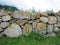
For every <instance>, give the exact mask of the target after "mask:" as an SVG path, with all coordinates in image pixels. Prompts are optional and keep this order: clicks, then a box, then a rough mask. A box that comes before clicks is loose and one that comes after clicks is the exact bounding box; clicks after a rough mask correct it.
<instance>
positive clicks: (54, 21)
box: [48, 16, 57, 24]
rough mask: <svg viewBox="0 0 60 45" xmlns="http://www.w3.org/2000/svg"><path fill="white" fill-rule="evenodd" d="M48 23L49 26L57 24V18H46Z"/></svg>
mask: <svg viewBox="0 0 60 45" xmlns="http://www.w3.org/2000/svg"><path fill="white" fill-rule="evenodd" d="M48 23H49V24H55V23H57V18H56V17H55V16H49V17H48Z"/></svg>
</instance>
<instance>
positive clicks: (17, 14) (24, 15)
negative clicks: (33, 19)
mask: <svg viewBox="0 0 60 45" xmlns="http://www.w3.org/2000/svg"><path fill="white" fill-rule="evenodd" d="M13 17H14V18H16V19H28V20H29V19H30V14H28V13H25V12H23V11H15V12H14V15H13Z"/></svg>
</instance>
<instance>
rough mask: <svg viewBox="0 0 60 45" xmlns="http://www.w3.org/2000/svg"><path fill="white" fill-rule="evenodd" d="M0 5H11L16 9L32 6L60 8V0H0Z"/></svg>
mask: <svg viewBox="0 0 60 45" xmlns="http://www.w3.org/2000/svg"><path fill="white" fill-rule="evenodd" d="M0 5H7V6H13V7H16V8H18V9H23V10H28V9H32V8H33V7H34V8H35V10H37V11H38V10H41V11H46V10H53V11H54V12H57V11H58V10H60V0H1V1H0Z"/></svg>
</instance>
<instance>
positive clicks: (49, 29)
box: [47, 25, 53, 33]
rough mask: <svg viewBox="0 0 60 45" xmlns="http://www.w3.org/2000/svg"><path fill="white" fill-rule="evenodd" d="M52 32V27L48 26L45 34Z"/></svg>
mask: <svg viewBox="0 0 60 45" xmlns="http://www.w3.org/2000/svg"><path fill="white" fill-rule="evenodd" d="M51 32H53V25H48V26H47V33H51Z"/></svg>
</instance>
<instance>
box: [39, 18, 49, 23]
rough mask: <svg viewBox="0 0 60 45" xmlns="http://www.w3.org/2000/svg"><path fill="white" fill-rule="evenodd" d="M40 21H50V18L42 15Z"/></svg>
mask: <svg viewBox="0 0 60 45" xmlns="http://www.w3.org/2000/svg"><path fill="white" fill-rule="evenodd" d="M40 21H41V22H42V23H47V22H48V18H47V17H40Z"/></svg>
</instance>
